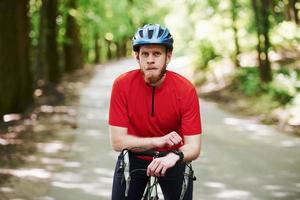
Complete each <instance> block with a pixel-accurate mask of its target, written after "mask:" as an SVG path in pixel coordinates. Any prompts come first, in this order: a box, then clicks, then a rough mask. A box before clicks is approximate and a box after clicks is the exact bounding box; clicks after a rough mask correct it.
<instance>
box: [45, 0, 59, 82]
mask: <svg viewBox="0 0 300 200" xmlns="http://www.w3.org/2000/svg"><path fill="white" fill-rule="evenodd" d="M44 1H45V3H46V5H47V6H46V9H47V12H46V14H47V27H46V43H47V46H46V48H47V50H46V52H47V61H48V67H49V68H48V71H49V81H50V82H52V83H57V82H58V80H59V79H60V78H61V70H60V68H59V65H58V51H57V40H56V38H57V25H56V18H57V0H44Z"/></svg>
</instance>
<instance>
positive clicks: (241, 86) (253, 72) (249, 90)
mask: <svg viewBox="0 0 300 200" xmlns="http://www.w3.org/2000/svg"><path fill="white" fill-rule="evenodd" d="M236 80H237V83H236V84H237V88H238V90H239V91H241V92H242V93H245V94H246V95H249V96H250V95H255V94H257V93H259V92H261V91H262V90H263V88H262V86H261V81H260V78H259V72H258V69H257V68H254V67H243V68H241V69H240V70H239V71H238V73H237V78H236Z"/></svg>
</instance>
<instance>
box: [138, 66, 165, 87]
mask: <svg viewBox="0 0 300 200" xmlns="http://www.w3.org/2000/svg"><path fill="white" fill-rule="evenodd" d="M166 68H167V67H166V66H164V67H163V68H162V69H160V70H158V69H156V70H145V69H143V70H142V72H143V75H144V79H145V81H146V83H147V84H149V85H155V84H156V83H157V82H158V81H159V80H161V79H162V77H163V76H164V75H165V73H166V71H167V70H166Z"/></svg>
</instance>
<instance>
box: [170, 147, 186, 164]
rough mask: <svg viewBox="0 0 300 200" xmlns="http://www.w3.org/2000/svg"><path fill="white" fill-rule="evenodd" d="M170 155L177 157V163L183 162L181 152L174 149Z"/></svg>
mask: <svg viewBox="0 0 300 200" xmlns="http://www.w3.org/2000/svg"><path fill="white" fill-rule="evenodd" d="M171 152H172V153H175V154H176V155H178V156H179V160H178V161H177V162H178V163H181V162H182V161H183V158H184V154H183V153H182V151H179V150H177V149H174V150H172V151H171Z"/></svg>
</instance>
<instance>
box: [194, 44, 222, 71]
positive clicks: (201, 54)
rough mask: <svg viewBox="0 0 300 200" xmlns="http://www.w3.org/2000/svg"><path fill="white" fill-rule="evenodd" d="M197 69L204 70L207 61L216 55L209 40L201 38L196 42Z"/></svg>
mask: <svg viewBox="0 0 300 200" xmlns="http://www.w3.org/2000/svg"><path fill="white" fill-rule="evenodd" d="M197 49H198V52H197V61H196V65H197V69H199V70H206V69H207V67H208V62H209V61H210V60H213V59H215V58H217V57H218V55H217V53H216V51H215V49H214V47H213V45H212V43H211V42H210V41H209V40H201V41H200V42H199V44H198V47H197Z"/></svg>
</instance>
